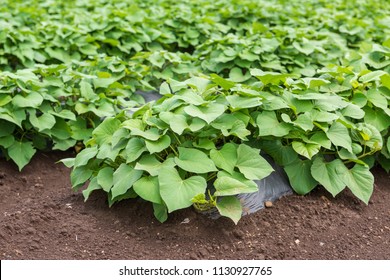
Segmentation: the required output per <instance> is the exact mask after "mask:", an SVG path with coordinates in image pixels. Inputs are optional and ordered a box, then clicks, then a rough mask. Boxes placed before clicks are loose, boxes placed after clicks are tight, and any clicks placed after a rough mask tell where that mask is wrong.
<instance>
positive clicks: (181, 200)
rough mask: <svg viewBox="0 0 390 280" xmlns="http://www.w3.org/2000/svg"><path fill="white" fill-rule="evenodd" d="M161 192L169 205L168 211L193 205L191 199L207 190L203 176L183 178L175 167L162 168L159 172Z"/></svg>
mask: <svg viewBox="0 0 390 280" xmlns="http://www.w3.org/2000/svg"><path fill="white" fill-rule="evenodd" d="M158 180H159V184H160V194H161V197H162V199H163V200H164V202H165V203H166V205H167V207H168V212H169V213H171V212H172V211H175V210H178V209H182V208H186V207H189V206H191V205H192V202H191V199H192V198H193V197H194V196H196V195H198V194H200V193H204V192H205V191H206V187H207V183H206V180H205V179H204V178H203V177H200V176H192V177H189V178H187V179H185V180H183V179H182V178H181V177H180V175H179V173H178V172H177V170H176V169H175V168H167V167H165V168H162V169H161V171H160V173H159V174H158Z"/></svg>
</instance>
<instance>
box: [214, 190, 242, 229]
mask: <svg viewBox="0 0 390 280" xmlns="http://www.w3.org/2000/svg"><path fill="white" fill-rule="evenodd" d="M217 209H218V211H219V214H221V216H224V217H227V218H229V219H231V220H232V221H233V222H234V223H235V224H237V223H238V221H239V220H240V219H241V216H242V206H241V202H240V200H238V198H237V197H235V196H227V197H222V198H221V199H218V201H217Z"/></svg>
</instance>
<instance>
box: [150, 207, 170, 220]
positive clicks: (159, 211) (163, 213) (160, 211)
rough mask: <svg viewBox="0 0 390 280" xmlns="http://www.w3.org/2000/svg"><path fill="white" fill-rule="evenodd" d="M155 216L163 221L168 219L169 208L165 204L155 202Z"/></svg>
mask: <svg viewBox="0 0 390 280" xmlns="http://www.w3.org/2000/svg"><path fill="white" fill-rule="evenodd" d="M153 210H154V216H155V217H156V219H157V220H158V221H159V222H160V223H163V222H165V221H166V220H167V219H168V211H167V210H168V209H167V207H166V206H165V205H164V204H157V203H153Z"/></svg>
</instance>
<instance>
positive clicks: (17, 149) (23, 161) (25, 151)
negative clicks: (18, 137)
mask: <svg viewBox="0 0 390 280" xmlns="http://www.w3.org/2000/svg"><path fill="white" fill-rule="evenodd" d="M35 152H36V150H35V149H34V147H33V145H32V143H31V142H19V141H15V142H14V143H13V144H12V145H11V146H10V147H9V148H8V155H9V157H10V158H11V159H12V160H13V161H14V162H15V163H16V164H17V165H18V167H19V171H21V170H22V169H23V167H25V166H26V165H27V163H29V162H30V160H31V158H32V157H33V156H34V154H35Z"/></svg>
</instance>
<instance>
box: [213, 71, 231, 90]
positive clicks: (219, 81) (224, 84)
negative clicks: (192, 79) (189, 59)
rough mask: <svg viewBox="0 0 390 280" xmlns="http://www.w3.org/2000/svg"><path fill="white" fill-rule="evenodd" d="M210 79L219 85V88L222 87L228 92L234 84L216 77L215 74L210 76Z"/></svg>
mask: <svg viewBox="0 0 390 280" xmlns="http://www.w3.org/2000/svg"><path fill="white" fill-rule="evenodd" d="M210 78H211V80H212V81H213V82H214V83H215V84H217V85H219V86H220V87H222V88H223V89H224V90H229V89H231V88H232V87H234V86H235V84H236V83H234V82H232V81H228V80H225V79H224V78H221V77H220V76H218V75H217V74H210Z"/></svg>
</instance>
